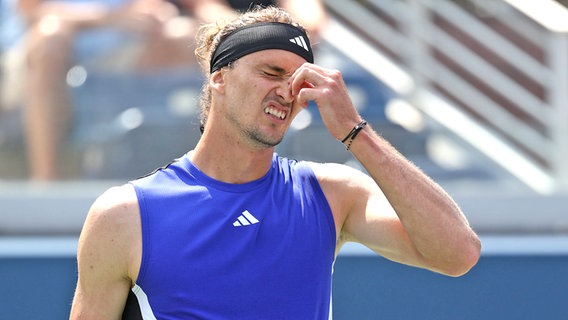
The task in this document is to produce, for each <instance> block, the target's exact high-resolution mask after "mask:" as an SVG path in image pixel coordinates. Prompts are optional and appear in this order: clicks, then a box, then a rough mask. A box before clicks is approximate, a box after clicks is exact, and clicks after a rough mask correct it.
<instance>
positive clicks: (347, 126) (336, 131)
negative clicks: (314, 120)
mask: <svg viewBox="0 0 568 320" xmlns="http://www.w3.org/2000/svg"><path fill="white" fill-rule="evenodd" d="M290 91H291V93H292V95H293V96H294V97H295V100H296V101H295V102H296V104H297V105H298V106H300V107H302V108H306V107H307V106H308V101H310V100H313V101H314V102H315V103H316V105H317V107H318V110H319V112H320V115H321V118H322V120H323V123H324V125H325V126H326V128H327V130H328V131H329V132H330V133H331V135H332V136H333V137H334V138H335V139H337V140H341V139H343V138H344V137H345V136H346V135H347V134H348V133H349V131H350V130H351V129H352V128H353V127H354V126H355V125H356V124H357V123H359V122H360V121H361V116H360V115H359V113H358V112H357V110H356V109H355V106H354V105H353V102H352V101H351V98H350V97H349V93H348V91H347V86H346V85H345V82H344V81H343V76H342V75H341V72H340V71H338V70H331V69H325V68H322V67H320V66H317V65H315V64H311V63H304V64H303V65H302V66H301V67H299V68H298V69H297V70H296V71H295V72H294V74H292V76H291V77H290Z"/></svg>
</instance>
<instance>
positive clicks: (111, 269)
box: [70, 185, 142, 319]
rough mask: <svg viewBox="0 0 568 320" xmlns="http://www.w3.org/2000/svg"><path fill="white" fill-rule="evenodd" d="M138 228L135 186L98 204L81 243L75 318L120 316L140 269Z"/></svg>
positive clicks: (117, 190) (119, 189) (106, 196)
mask: <svg viewBox="0 0 568 320" xmlns="http://www.w3.org/2000/svg"><path fill="white" fill-rule="evenodd" d="M140 226H141V223H140V215H139V209H138V201H137V198H136V192H135V191H134V188H133V187H132V186H131V185H124V186H120V187H113V188H110V189H109V190H107V191H106V192H105V193H103V194H102V195H101V196H99V197H98V198H97V199H96V200H95V201H94V203H93V205H92V206H91V209H90V210H89V214H88V215H87V219H86V221H85V224H84V225H83V230H82V231H81V236H80V238H79V247H78V251H77V264H78V271H79V279H78V281H77V289H76V291H75V297H74V299H73V306H72V308H71V317H70V318H71V319H112V318H115V319H118V318H119V317H120V314H121V313H122V310H123V308H124V304H125V302H126V298H127V296H128V291H129V290H130V288H131V287H132V285H133V284H134V283H135V281H136V279H137V277H138V270H139V268H140V260H141V255H142V240H141V227H140Z"/></svg>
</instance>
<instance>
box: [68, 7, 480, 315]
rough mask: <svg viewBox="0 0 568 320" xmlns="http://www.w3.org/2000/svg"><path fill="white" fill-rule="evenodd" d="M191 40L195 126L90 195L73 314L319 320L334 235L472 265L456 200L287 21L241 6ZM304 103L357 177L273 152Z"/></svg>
mask: <svg viewBox="0 0 568 320" xmlns="http://www.w3.org/2000/svg"><path fill="white" fill-rule="evenodd" d="M197 37H198V48H197V50H196V54H197V56H198V60H199V61H200V63H201V65H202V66H203V68H204V70H206V73H207V80H206V82H205V86H204V89H203V96H202V108H203V114H202V116H203V121H202V125H203V135H202V137H201V139H200V141H199V142H198V144H197V145H196V147H195V149H194V150H192V151H190V152H189V153H187V154H186V155H184V156H183V157H181V158H180V159H178V160H176V161H175V162H174V163H172V164H170V165H169V166H167V167H165V168H162V169H159V170H157V171H156V172H155V173H153V174H151V175H149V176H147V177H144V178H142V179H139V180H136V181H133V182H131V183H130V184H127V185H124V186H121V187H115V188H112V189H110V190H108V191H107V192H106V193H104V194H103V195H102V196H101V197H99V198H98V199H97V200H96V201H95V203H94V204H93V206H92V208H91V210H90V212H89V215H88V218H87V220H86V222H85V226H84V229H83V231H82V234H81V238H80V241H79V250H78V268H79V280H78V284H77V291H76V294H75V298H74V302H73V307H72V310H71V318H72V319H118V318H120V316H121V314H123V312H124V315H123V316H124V318H125V319H128V318H129V317H130V316H132V315H134V314H136V315H137V316H138V317H139V318H142V316H141V315H143V318H144V319H166V318H167V319H194V318H199V319H227V318H230V319H327V318H328V316H329V308H330V296H331V276H332V274H331V273H332V265H333V261H334V259H335V256H336V254H337V252H338V251H339V249H340V248H341V246H342V245H343V244H344V243H345V242H347V241H356V242H360V243H363V244H365V245H366V246H368V247H369V248H371V249H373V250H374V251H375V252H377V253H378V254H380V255H383V256H384V257H386V258H388V259H391V260H394V261H398V262H400V263H404V264H407V265H412V266H416V267H420V268H426V269H429V270H432V271H435V272H439V273H442V274H447V275H450V276H459V275H462V274H464V273H466V272H467V271H468V270H469V269H470V268H471V267H472V266H474V265H475V264H476V262H477V260H478V258H479V254H480V242H479V239H478V237H477V236H476V235H475V233H474V232H473V231H472V230H471V228H470V227H469V225H468V223H467V221H466V219H465V217H464V216H463V214H462V213H461V211H460V209H459V208H458V207H457V205H456V204H455V203H454V202H453V201H452V199H451V198H450V197H449V196H448V195H447V194H446V193H445V192H444V191H443V190H442V189H441V188H440V187H439V186H438V185H436V184H435V183H434V182H433V181H432V180H430V179H429V178H428V177H426V176H425V175H424V174H423V173H422V172H421V171H420V170H418V169H417V168H416V167H414V166H413V165H412V164H410V163H409V161H407V160H406V159H404V158H403V157H402V156H401V155H400V154H399V153H398V152H397V151H396V150H394V149H393V148H392V147H391V146H390V145H389V144H388V143H387V142H386V141H385V140H383V139H382V138H381V137H380V136H378V135H377V134H376V133H375V132H374V131H373V130H372V128H370V126H368V125H365V122H364V121H363V120H362V119H361V117H360V115H359V114H358V113H357V111H356V109H355V107H354V106H353V104H352V102H351V100H350V99H349V96H348V93H347V90H346V88H345V84H344V83H343V80H342V78H341V74H340V73H339V72H338V71H334V70H327V69H324V68H321V67H319V66H317V65H315V64H313V55H312V52H311V47H310V43H309V41H308V38H307V35H306V33H305V32H304V30H303V28H302V27H300V26H299V25H298V24H296V23H295V22H294V21H293V20H292V19H291V18H290V16H289V15H288V14H286V13H285V12H284V11H282V10H280V9H277V8H267V9H263V10H257V11H253V12H250V13H246V14H244V15H243V16H241V17H239V18H238V19H236V20H234V21H232V22H230V23H228V24H226V25H221V24H212V25H206V26H204V27H202V29H201V30H200V32H199V34H198V36H197ZM310 100H313V101H315V103H316V104H317V106H318V108H319V111H320V113H321V117H322V119H323V121H324V123H325V125H326V127H327V129H328V131H329V133H330V134H331V135H332V136H333V137H335V138H337V139H338V140H340V141H342V142H343V143H344V144H345V146H346V148H347V149H348V150H349V151H351V152H352V153H353V155H354V156H355V157H356V158H357V159H358V160H359V161H360V162H361V164H362V165H363V166H364V167H365V168H366V170H367V171H368V172H369V173H370V177H369V176H367V175H365V174H363V173H362V172H360V171H357V170H355V169H352V168H349V167H347V166H344V165H339V164H318V163H308V162H296V161H292V160H288V159H285V158H281V157H279V156H277V155H276V154H274V147H275V146H276V145H277V144H278V143H279V142H280V141H281V139H282V138H283V136H284V134H285V132H286V130H287V129H288V127H289V126H290V123H291V121H292V119H294V117H295V116H296V114H297V113H298V112H300V111H301V109H302V108H304V107H306V106H307V103H308V101H310ZM125 306H126V307H125Z"/></svg>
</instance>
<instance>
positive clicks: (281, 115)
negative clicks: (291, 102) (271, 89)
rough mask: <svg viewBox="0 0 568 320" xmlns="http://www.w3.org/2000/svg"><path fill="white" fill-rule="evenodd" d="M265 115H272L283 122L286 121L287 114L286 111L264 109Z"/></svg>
mask: <svg viewBox="0 0 568 320" xmlns="http://www.w3.org/2000/svg"><path fill="white" fill-rule="evenodd" d="M264 113H266V114H271V115H273V116H275V117H278V118H280V119H281V120H284V118H286V113H285V112H284V111H278V110H276V109H273V108H269V107H266V108H265V109H264Z"/></svg>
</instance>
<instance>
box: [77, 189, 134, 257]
mask: <svg viewBox="0 0 568 320" xmlns="http://www.w3.org/2000/svg"><path fill="white" fill-rule="evenodd" d="M140 233H141V222H140V210H139V207H138V199H137V197H136V192H135V190H134V187H133V186H132V185H130V184H125V185H122V186H118V187H112V188H110V189H108V190H107V191H105V192H104V193H103V194H102V195H100V196H99V197H98V198H97V199H96V200H95V202H94V203H93V205H92V206H91V209H90V210H89V214H88V216H87V220H86V221H85V225H84V226H83V231H82V237H83V235H84V236H85V237H88V236H90V235H94V236H95V237H93V238H92V240H93V241H96V242H103V243H100V244H101V245H105V243H104V241H105V240H106V241H110V242H112V243H107V244H108V245H111V246H113V247H116V249H122V250H124V251H125V252H126V253H128V252H131V250H132V249H135V248H134V247H136V244H137V242H138V241H139V237H140Z"/></svg>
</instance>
